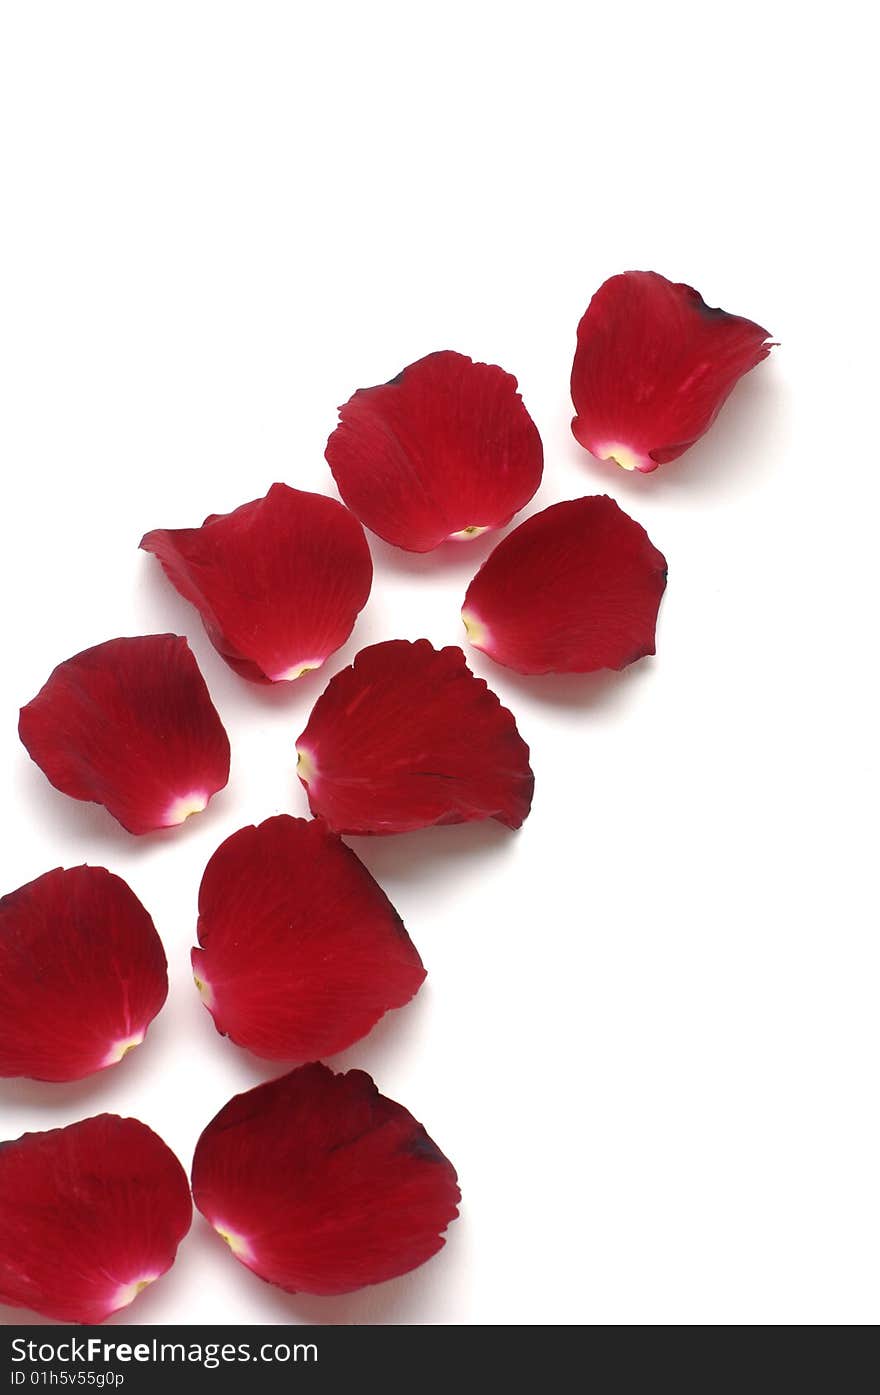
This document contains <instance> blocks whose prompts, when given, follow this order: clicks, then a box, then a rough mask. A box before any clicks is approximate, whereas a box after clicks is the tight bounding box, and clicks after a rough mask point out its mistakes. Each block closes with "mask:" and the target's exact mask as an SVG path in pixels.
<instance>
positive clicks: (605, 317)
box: [571, 271, 773, 474]
mask: <svg viewBox="0 0 880 1395" xmlns="http://www.w3.org/2000/svg"><path fill="white" fill-rule="evenodd" d="M768 338H769V335H768V332H767V330H766V329H762V328H761V326H760V325H756V324H753V322H752V321H751V320H744V319H742V318H741V317H740V316H739V315H728V314H727V312H726V311H724V310H715V309H712V308H711V307H710V306H708V305H707V304H706V303H705V301H704V300H703V297H702V296H701V295H700V294H699V292H698V291H695V290H694V288H693V287H692V286H685V285H679V284H676V283H675V282H673V281H667V280H666V278H665V276H659V275H658V274H657V272H656V271H625V272H624V273H623V274H622V275H620V276H612V277H611V279H610V280H609V281H606V282H605V283H604V285H602V286H600V287H599V289H598V291H597V292H596V294H595V295H594V296H593V299H592V300H591V301H590V304H589V306H588V307H587V311H586V314H585V315H584V317H583V319H582V320H581V322H580V324H579V325H578V333H577V350H576V352H575V356H574V367H573V368H572V373H571V396H572V400H573V402H574V406H575V412H576V413H577V415H576V416H575V418H574V421H573V422H572V424H571V429H572V431H573V432H574V434H575V436H576V438H577V439H578V441H580V443H581V445H582V446H584V447H585V448H586V449H587V450H588V451H590V453H591V454H592V455H595V456H598V458H599V459H600V460H614V461H616V463H617V464H618V465H622V466H623V468H624V469H625V470H641V471H642V472H643V473H645V474H648V473H650V471H651V470H656V468H657V466H658V465H663V464H665V463H666V462H667V461H670V460H676V459H677V458H678V456H680V455H683V454H684V452H685V451H686V450H687V449H688V447H689V446H692V445H693V444H694V442H695V441H696V440H698V439H699V438H700V436H702V435H703V433H704V432H705V431H708V429H709V427H710V426H711V425H712V423H713V421H714V420H715V418H716V416H717V415H718V413H719V411H720V410H721V408H722V406H723V405H724V402H725V401H726V399H727V397H728V396H729V395H730V393H731V392H732V391H733V389H734V387H735V386H736V384H737V383H738V381H739V379H740V378H741V377H742V376H743V374H744V373H748V372H749V370H750V369H751V368H754V367H755V366H756V365H757V364H759V363H760V362H761V360H762V359H764V358H766V357H767V355H768V354H769V352H770V350H771V348H772V347H773V346H772V344H768V342H767V340H768Z"/></svg>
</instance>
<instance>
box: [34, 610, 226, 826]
mask: <svg viewBox="0 0 880 1395" xmlns="http://www.w3.org/2000/svg"><path fill="white" fill-rule="evenodd" d="M18 734H19V736H20V737H21V739H22V741H23V743H24V745H25V747H26V748H27V751H28V754H29V755H30V757H31V759H32V760H33V761H35V762H36V763H37V765H38V766H39V767H40V769H41V770H42V772H43V774H44V775H45V776H46V778H47V779H48V780H49V781H50V783H51V784H53V785H54V786H55V788H56V789H58V790H61V792H62V794H69V795H70V796H71V797H72V798H73V799H83V800H89V801H92V802H93V803H95V804H103V805H104V806H105V808H107V809H108V810H109V811H110V813H111V814H112V815H113V817H114V818H115V819H118V820H119V822H120V823H121V824H122V826H123V828H127V829H128V831H129V833H150V832H151V831H152V830H153V829H156V828H170V827H172V826H173V825H174V824H178V823H183V821H184V819H186V818H188V817H189V815H190V814H196V813H199V812H200V810H202V809H204V808H205V806H206V805H207V803H208V800H209V799H210V798H211V796H212V795H214V794H216V793H217V791H218V790H220V789H223V787H224V785H225V784H226V782H227V780H228V779H229V741H228V738H227V736H226V732H225V731H224V730H223V724H222V723H221V721H220V718H219V717H218V715H217V712H216V710H215V708H214V706H213V704H212V702H211V698H210V695H209V693H208V689H207V687H206V686H205V680H204V679H203V678H202V675H201V673H200V672H199V668H198V665H197V664H196V661H195V658H194V657H193V655H192V652H191V651H190V648H189V645H188V644H187V642H186V640H185V639H181V637H180V636H179V635H139V636H138V637H137V638H135V639H111V640H108V641H107V642H106V644H98V645H96V646H95V648H94V649H85V650H84V651H83V652H82V653H81V654H76V655H74V657H73V658H72V659H67V660H66V661H65V662H64V663H63V664H59V665H58V667H57V668H56V669H55V671H54V672H53V673H52V674H51V676H50V677H49V679H48V681H47V682H46V683H45V685H44V686H43V687H42V688H41V689H40V691H39V693H38V694H37V696H36V697H35V698H33V699H32V701H31V702H29V703H28V705H27V706H26V707H23V708H22V710H21V717H20V720H19V724H18Z"/></svg>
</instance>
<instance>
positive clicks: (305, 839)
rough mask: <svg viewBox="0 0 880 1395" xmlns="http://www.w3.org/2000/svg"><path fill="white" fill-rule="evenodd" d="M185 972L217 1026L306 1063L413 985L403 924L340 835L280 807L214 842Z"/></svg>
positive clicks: (275, 1056) (347, 1042) (421, 974)
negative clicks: (272, 814)
mask: <svg viewBox="0 0 880 1395" xmlns="http://www.w3.org/2000/svg"><path fill="white" fill-rule="evenodd" d="M199 944H200V946H201V948H200V949H194V950H193V952H192V966H193V974H194V976H195V980H196V984H197V986H198V989H199V992H200V993H201V995H202V999H203V1001H204V1003H205V1006H206V1007H207V1008H208V1010H209V1012H210V1013H211V1016H212V1017H213V1018H214V1022H215V1025H216V1027H217V1030H218V1031H219V1032H222V1033H224V1034H225V1035H227V1036H229V1037H230V1038H231V1040H232V1041H234V1042H236V1043H237V1045H239V1046H244V1047H247V1048H248V1049H249V1050H250V1051H253V1052H254V1053H255V1054H256V1055H257V1056H263V1057H266V1058H267V1059H269V1060H276V1061H283V1060H287V1061H297V1062H299V1061H314V1060H317V1058H318V1057H320V1056H333V1055H335V1053H336V1052H337V1051H343V1050H344V1049H345V1048H346V1047H348V1046H351V1044H352V1043H353V1042H355V1041H357V1040H358V1039H359V1038H360V1037H363V1036H365V1035H366V1034H367V1032H369V1030H370V1028H371V1027H373V1026H375V1024H376V1023H377V1022H378V1020H379V1018H380V1017H382V1016H383V1014H384V1013H386V1012H388V1011H389V1009H391V1008H398V1007H402V1006H403V1004H404V1003H407V1002H409V1000H410V998H411V997H412V996H413V994H414V993H416V992H417V991H418V989H419V988H420V987H421V985H422V983H423V981H424V978H425V970H424V968H423V966H422V961H421V959H420V958H419V955H418V952H417V950H416V948H415V946H414V945H413V943H412V941H411V940H410V938H409V936H408V934H407V933H406V929H405V928H404V924H403V921H402V920H401V919H400V916H399V915H398V914H397V912H396V911H395V909H394V907H393V906H392V905H391V902H390V901H389V900H388V897H387V896H386V895H385V893H384V891H382V889H381V887H380V886H378V885H377V883H376V882H375V881H374V880H373V878H372V877H371V876H370V874H369V872H368V871H367V869H366V867H364V865H363V863H362V862H360V861H359V859H358V858H357V857H356V856H355V854H354V853H353V852H352V851H351V849H350V848H348V847H346V845H345V844H344V843H343V841H342V839H341V838H339V837H338V836H337V835H336V834H335V833H332V832H331V831H330V829H329V828H327V826H326V825H325V824H323V823H322V822H321V821H320V820H308V819H294V818H290V817H289V815H287V814H279V815H278V816H277V817H276V818H272V819H267V820H266V822H265V823H262V824H260V825H259V827H257V828H242V829H240V830H239V831H238V833H233V835H232V837H231V838H227V839H226V842H225V843H223V844H221V846H220V847H219V848H218V849H217V851H216V852H215V854H214V856H213V857H212V858H211V861H210V862H209V863H208V866H207V868H206V869H205V875H204V877H203V878H202V886H201V891H200V892H199Z"/></svg>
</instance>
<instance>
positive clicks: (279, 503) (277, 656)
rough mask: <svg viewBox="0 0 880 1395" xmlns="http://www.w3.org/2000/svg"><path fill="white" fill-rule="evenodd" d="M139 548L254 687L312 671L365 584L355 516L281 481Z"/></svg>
mask: <svg viewBox="0 0 880 1395" xmlns="http://www.w3.org/2000/svg"><path fill="white" fill-rule="evenodd" d="M141 547H142V548H143V549H144V550H145V551H146V552H152V553H154V554H155V555H156V557H158V559H159V561H160V562H161V564H162V567H163V569H164V571H165V574H166V576H167V577H168V579H169V581H170V582H171V584H172V585H173V586H174V587H175V588H176V590H178V591H179V592H180V594H181V595H182V596H184V597H185V598H186V600H188V601H191V602H192V603H193V605H194V606H196V608H197V609H198V611H199V614H200V615H201V617H202V620H203V622H204V625H205V629H206V630H207V632H208V635H209V636H210V639H211V642H212V643H213V644H214V646H215V647H216V648H217V649H218V650H219V652H220V653H221V654H222V655H223V657H224V659H225V660H226V662H227V663H228V664H229V665H230V666H231V667H232V668H234V669H235V670H236V672H237V673H240V674H241V675H242V676H243V677H244V678H251V679H253V680H254V681H255V682H257V683H270V682H272V683H274V682H278V681H279V680H282V679H293V678H300V677H301V676H302V675H303V674H304V673H308V672H310V670H312V669H315V668H320V666H321V664H323V662H324V660H325V659H327V658H328V657H329V656H330V655H331V654H332V653H333V652H334V651H335V650H336V649H338V648H339V647H340V645H342V644H344V643H345V641H346V640H347V639H348V636H349V635H350V634H351V632H352V629H353V627H354V622H355V620H356V618H357V616H358V614H359V612H360V611H361V610H362V609H363V607H364V606H365V604H366V602H367V597H368V596H369V594H370V586H371V584H372V580H373V564H372V561H371V560H370V549H369V547H368V546H367V540H366V538H365V537H364V530H363V528H362V527H361V525H360V524H359V523H358V521H357V519H356V518H353V517H352V515H351V514H350V513H349V512H348V510H347V509H344V508H343V507H342V505H341V504H338V503H337V502H336V500H335V499H326V498H325V497H324V496H323V495H322V494H307V493H304V492H303V491H302V490H299V489H290V488H289V487H288V485H286V484H273V486H272V488H271V489H270V490H269V493H268V494H267V495H266V497H265V499H255V500H254V501H253V503H250V504H242V506H241V508H239V509H236V510H235V511H234V513H227V514H220V515H216V514H215V515H212V516H211V517H210V518H207V519H206V520H205V522H204V523H203V524H202V527H201V528H159V529H157V530H156V531H155V532H153V533H148V534H147V535H146V537H145V538H144V539H143V541H142V542H141Z"/></svg>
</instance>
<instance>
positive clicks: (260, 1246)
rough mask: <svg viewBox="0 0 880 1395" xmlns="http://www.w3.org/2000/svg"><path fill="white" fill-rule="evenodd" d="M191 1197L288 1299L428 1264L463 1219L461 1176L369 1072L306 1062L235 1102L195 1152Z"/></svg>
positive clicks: (231, 1244) (248, 1262) (350, 1286)
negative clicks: (445, 1235)
mask: <svg viewBox="0 0 880 1395" xmlns="http://www.w3.org/2000/svg"><path fill="white" fill-rule="evenodd" d="M192 1186H193V1199H194V1201H195V1203H196V1206H197V1207H198V1209H199V1211H201V1213H202V1215H203V1216H205V1217H206V1219H207V1220H208V1221H210V1223H211V1225H212V1226H213V1227H214V1229H215V1230H216V1231H217V1232H218V1233H219V1234H220V1235H221V1236H222V1237H223V1239H224V1240H225V1241H226V1243H227V1244H228V1245H229V1247H230V1249H231V1250H232V1253H233V1254H234V1255H235V1257H236V1259H238V1260H240V1261H241V1263H242V1264H244V1265H246V1267H247V1268H248V1269H251V1270H253V1272H254V1273H255V1274H258V1275H259V1277H260V1278H261V1279H266V1280H267V1281H268V1282H269V1283H272V1284H277V1285H278V1286H279V1288H283V1289H286V1290H287V1291H288V1292H289V1293H319V1294H337V1293H349V1292H351V1290H352V1289H357V1288H363V1287H365V1286H366V1285H367V1284H377V1283H381V1282H382V1281H383V1280H384V1279H393V1278H395V1277H396V1276H397V1275H398V1274H406V1273H407V1272H408V1271H409V1270H410V1269H415V1268H417V1266H418V1265H420V1264H424V1262H425V1260H426V1259H430V1257H431V1255H433V1254H436V1252H437V1251H438V1250H439V1249H440V1248H441V1247H442V1245H443V1243H444V1241H443V1234H442V1232H443V1231H444V1230H445V1229H446V1227H447V1226H448V1225H449V1223H450V1222H451V1221H453V1220H454V1219H455V1217H456V1216H457V1214H458V1210H457V1207H458V1202H459V1200H460V1199H461V1198H460V1192H459V1190H458V1186H457V1179H456V1175H455V1169H454V1168H453V1166H452V1164H451V1163H450V1162H449V1161H448V1159H447V1158H445V1157H444V1156H443V1154H442V1153H441V1152H440V1149H439V1148H438V1147H437V1145H436V1144H435V1143H434V1142H433V1141H432V1140H431V1139H430V1138H429V1137H428V1135H427V1133H426V1132H425V1130H424V1129H423V1127H422V1125H421V1124H419V1123H417V1122H416V1120H415V1119H414V1118H413V1117H412V1115H411V1114H410V1113H409V1112H408V1111H407V1110H406V1109H404V1108H403V1106H402V1105H399V1104H395V1103H394V1101H393V1100H389V1099H386V1098H385V1096H384V1095H380V1094H379V1092H378V1090H377V1089H376V1086H375V1085H374V1084H373V1082H372V1080H371V1079H370V1077H369V1076H368V1075H366V1074H365V1073H364V1072H363V1071H360V1070H352V1071H348V1073H347V1074H344V1075H336V1074H334V1072H333V1071H331V1070H329V1069H328V1068H327V1066H323V1065H314V1064H313V1065H307V1066H300V1067H299V1068H298V1069H297V1070H293V1071H291V1072H290V1074H289V1075H283V1076H282V1077H281V1078H280V1079H279V1080H270V1081H269V1082H268V1083H267V1084H265V1085H258V1086H257V1087H256V1089H254V1090H247V1091H246V1092H245V1093H244V1094H241V1095H236V1096H235V1098H234V1099H232V1100H230V1101H229V1103H228V1104H227V1105H225V1106H224V1108H223V1109H221V1110H220V1113H219V1114H218V1115H217V1116H216V1117H215V1118H214V1119H212V1121H211V1123H210V1124H209V1125H208V1127H207V1128H206V1129H205V1131H204V1133H203V1134H202V1136H201V1138H200V1139H199V1141H198V1143H197V1145H196V1151H195V1157H194V1159H193V1169H192Z"/></svg>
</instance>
